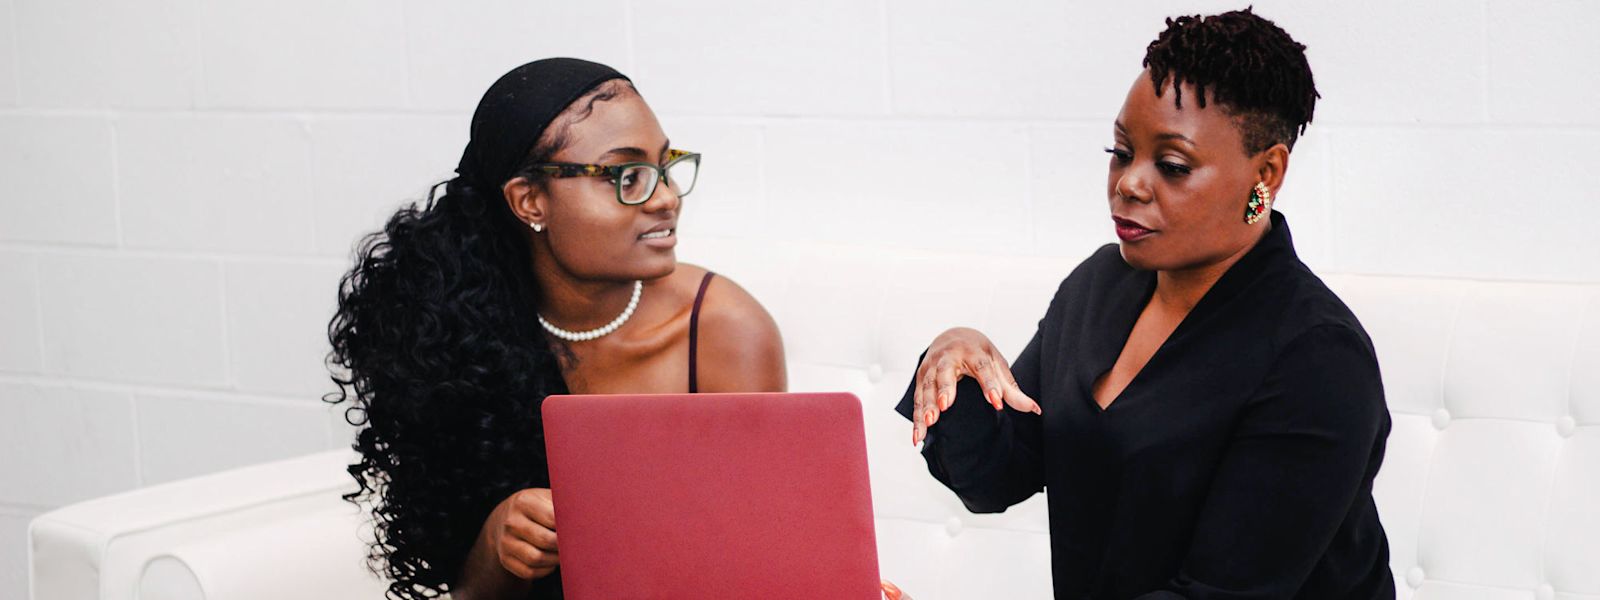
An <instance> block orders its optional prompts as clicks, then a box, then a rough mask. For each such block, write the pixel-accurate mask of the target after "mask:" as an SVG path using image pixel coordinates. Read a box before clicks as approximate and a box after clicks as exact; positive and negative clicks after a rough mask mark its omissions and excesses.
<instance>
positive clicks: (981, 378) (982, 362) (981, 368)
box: [967, 354, 1006, 410]
mask: <svg viewBox="0 0 1600 600" xmlns="http://www.w3.org/2000/svg"><path fill="white" fill-rule="evenodd" d="M967 370H968V371H969V372H971V373H972V374H973V377H974V378H976V379H977V380H978V385H979V386H981V387H982V388H983V399H984V400H988V401H989V405H990V406H993V407H994V409H995V410H1000V399H1001V397H1003V396H1004V395H1005V381H1006V380H1005V378H1004V377H1001V375H1000V369H999V365H996V364H995V362H994V359H993V358H992V357H990V356H989V355H986V354H985V355H979V356H978V357H977V358H975V359H973V360H971V361H969V362H968V363H967Z"/></svg>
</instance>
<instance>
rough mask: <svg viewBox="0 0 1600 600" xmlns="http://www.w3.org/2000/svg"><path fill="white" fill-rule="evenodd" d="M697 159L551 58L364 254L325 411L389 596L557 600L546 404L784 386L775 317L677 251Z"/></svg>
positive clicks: (348, 285)
mask: <svg viewBox="0 0 1600 600" xmlns="http://www.w3.org/2000/svg"><path fill="white" fill-rule="evenodd" d="M700 161H701V157H700V155H699V154H696V153H693V152H686V151H683V150H677V149H674V148H673V146H672V144H671V142H670V141H669V139H668V137H667V134H666V132H664V131H663V130H662V128H661V125H660V123H658V122H657V120H656V116H655V114H654V113H653V112H651V110H650V107H649V106H648V105H647V104H645V101H644V99H643V97H641V96H640V95H639V92H638V91H637V90H635V89H634V87H633V85H632V83H630V82H629V80H628V79H627V78H625V77H624V76H623V75H622V74H620V73H618V72H616V71H614V70H612V69H611V68H609V67H606V66H604V65H599V64H595V63H591V62H587V61H581V60H576V59H548V60H541V61H536V62H533V63H529V64H527V65H523V66H521V67H518V68H517V69H515V70H512V71H511V72H510V73H507V74H506V75H505V76H503V77H501V78H500V79H499V80H498V81H496V82H495V83H494V85H492V86H491V87H490V88H489V90H488V92H487V93H486V94H484V97H483V100H482V101H481V102H480V103H479V105H478V108H477V111H476V112H475V113H474V115H473V119H472V132H471V140H470V142H469V143H468V145H467V148H466V150H465V152H463V156H462V159H461V164H460V166H459V167H458V169H457V176H456V177H455V178H453V179H451V180H450V181H448V182H446V184H445V185H444V194H443V195H442V196H439V197H437V198H433V197H432V196H431V195H430V199H429V202H427V203H425V204H423V205H421V206H408V207H405V208H402V209H401V210H400V211H398V212H397V213H396V214H395V215H394V216H393V217H392V218H391V219H390V220H389V222H388V223H387V225H385V226H384V228H383V230H382V231H381V232H378V233H376V234H373V235H372V236H370V237H368V238H367V239H366V240H365V242H364V243H363V244H362V246H361V247H360V249H359V251H358V253H357V256H356V264H355V267H354V268H353V269H352V270H351V271H350V272H349V273H348V274H347V275H346V276H345V277H344V279H343V281H342V283H341V287H340V291H339V308H338V313H337V315H336V316H335V317H334V318H333V321H332V323H331V324H330V326H329V337H330V340H331V342H332V344H333V352H332V355H331V359H332V362H333V363H335V364H337V365H338V366H339V367H341V369H340V370H341V371H343V372H342V373H340V374H338V375H335V377H334V380H335V381H336V382H337V383H338V384H339V385H340V392H338V393H337V394H335V395H334V396H333V397H331V398H330V401H334V402H342V401H349V402H350V403H351V406H350V407H349V408H348V409H347V415H348V417H349V418H350V420H351V422H352V423H353V424H357V425H360V426H362V427H361V429H360V432H359V434H358V436H357V441H356V444H355V447H356V449H357V450H359V451H360V452H361V459H360V461H359V462H357V463H356V464H354V465H351V467H350V472H351V474H352V475H353V476H354V477H355V478H356V480H357V481H358V482H359V483H360V486H361V488H360V491H359V492H358V493H355V494H352V495H351V496H350V497H351V498H352V499H368V500H375V508H374V511H375V517H376V518H375V521H376V528H377V529H376V532H377V540H376V543H375V545H374V546H373V559H374V561H375V565H378V566H380V568H381V570H382V571H383V572H384V574H385V575H387V576H388V577H389V578H391V579H393V580H394V583H393V584H392V585H391V586H390V595H391V596H394V597H399V598H425V597H434V596H436V595H437V593H438V592H441V591H449V592H452V593H453V595H454V596H455V597H456V598H458V599H469V598H470V599H480V598H556V597H560V593H561V592H560V577H559V573H558V568H559V566H560V546H559V543H558V540H557V535H556V521H555V507H553V506H552V505H551V501H550V490H549V489H548V488H549V487H550V482H549V474H548V472H547V468H546V463H545V456H544V439H543V436H542V435H541V427H540V422H539V405H540V402H541V401H542V400H543V399H544V398H545V397H546V396H548V395H551V394H560V393H575V394H595V393H616V392H628V393H672V392H676V393H682V392H735V391H737V392H757V391H783V390H784V389H785V386H786V380H785V378H786V375H785V372H784V359H783V347H782V343H781V340H780V338H779V334H778V329H777V326H776V324H775V323H774V322H773V320H772V318H771V317H770V316H769V315H768V314H767V312H766V311H765V310H764V309H763V308H762V307H761V305H760V304H759V303H758V302H756V300H755V299H754V298H753V297H751V296H750V294H748V293H746V292H745V291H744V290H743V289H741V288H740V287H739V286H738V285H735V284H734V283H733V282H732V281H729V280H728V279H726V278H723V277H717V276H714V275H713V274H712V273H711V272H709V271H707V270H706V269H703V268H700V267H697V266H693V265H687V264H680V263H678V262H677V260H676V258H675V256H674V250H673V249H674V246H675V245H676V243H677V236H678V217H679V215H681V214H682V211H683V209H684V198H685V197H686V196H688V195H689V193H690V192H692V191H693V190H694V185H695V180H696V177H697V176H698V174H699V167H700ZM655 542H656V543H661V544H663V545H664V546H665V545H669V544H670V540H657V541H655Z"/></svg>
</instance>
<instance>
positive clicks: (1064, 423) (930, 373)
mask: <svg viewBox="0 0 1600 600" xmlns="http://www.w3.org/2000/svg"><path fill="white" fill-rule="evenodd" d="M1144 66H1145V67H1146V68H1145V70H1144V71H1143V72H1141V73H1140V74H1139V76H1138V78H1137V79H1136V80H1135V81H1134V85H1133V87H1132V89H1130V90H1129V92H1128V96H1127V100H1126V101H1125V102H1124V103H1123V107H1122V111H1121V113H1120V114H1119V115H1118V117H1117V120H1116V123H1115V125H1114V131H1113V136H1114V137H1113V139H1114V145H1113V146H1112V147H1111V148H1108V149H1107V152H1109V153H1110V154H1111V164H1110V176H1109V177H1108V180H1107V190H1106V191H1107V196H1108V199H1109V202H1110V212H1111V217H1112V220H1113V221H1114V226H1115V228H1116V233H1117V236H1118V237H1119V238H1120V240H1121V243H1120V244H1118V245H1108V246H1106V247H1104V248H1101V249H1100V251H1098V252H1096V253H1095V254H1094V255H1093V256H1091V257H1089V259H1088V260H1086V261H1084V262H1083V264H1082V265H1080V266H1079V267H1078V268H1077V269H1076V270H1074V271H1073V273H1072V274H1071V275H1070V276H1068V277H1067V279H1066V280H1065V281H1063V282H1062V283H1061V287H1060V289H1059V290H1058V291H1057V292H1056V296H1055V298H1054V300H1052V301H1051V303H1050V308H1049V310H1048V311H1047V312H1046V313H1045V316H1044V318H1043V319H1042V320H1041V321H1040V322H1039V330H1038V332H1037V333H1036V334H1035V335H1034V336H1033V340H1032V341H1031V342H1029V343H1028V346H1027V348H1026V349H1024V350H1023V351H1022V355H1021V356H1020V357H1018V358H1017V361H1016V363H1015V364H1014V365H1010V366H1008V365H1007V363H1006V360H1005V359H1004V358H1003V357H1002V356H1001V355H1000V353H999V352H998V351H997V350H996V349H995V348H994V346H993V344H991V343H990V342H989V340H988V338H986V337H984V335H983V334H981V333H979V332H977V331H974V330H971V329H963V328H958V329H951V330H949V331H947V332H945V333H943V334H941V335H940V336H939V337H938V338H937V339H935V340H934V341H933V343H932V344H931V345H930V347H929V348H928V352H927V354H926V355H925V356H924V358H923V361H922V363H921V365H920V366H919V367H918V370H917V376H916V379H915V380H913V381H912V385H911V386H910V390H908V391H907V393H906V396H905V398H904V399H903V400H902V401H901V403H900V405H899V407H898V410H899V411H900V413H901V414H903V415H905V416H906V417H908V418H910V419H912V420H913V422H914V423H915V425H914V428H913V432H912V437H913V442H923V444H924V445H923V450H922V453H923V456H924V457H925V458H926V459H927V462H928V470H929V471H930V472H932V473H933V476H934V477H936V478H938V480H939V481H940V482H942V483H944V484H945V485H946V486H948V487H949V488H950V489H951V490H953V491H955V492H956V494H957V495H958V496H960V497H961V499H962V501H963V502H964V503H965V504H966V506H967V507H968V508H969V509H971V510H972V511H974V512H999V511H1003V510H1005V509H1006V508H1008V507H1010V506H1012V505H1014V504H1016V503H1018V502H1021V501H1023V500H1025V499H1027V498H1028V497H1030V496H1032V495H1034V494H1036V493H1038V492H1039V491H1041V490H1044V489H1048V490H1049V492H1050V493H1049V508H1050V539H1051V551H1052V556H1051V559H1052V569H1053V572H1054V580H1055V594H1056V597H1058V598H1107V599H1122V598H1191V599H1201V598H1363V599H1365V598H1392V597H1393V596H1394V582H1393V579H1392V578H1391V575H1390V572H1389V569H1388V562H1389V552H1388V545H1387V541H1386V540H1385V538H1384V532H1383V526H1382V525H1381V524H1380V523H1379V520H1378V513H1377V508H1376V507H1375V506H1374V504H1373V500H1372V480H1373V477H1374V475H1376V473H1377V471H1378V467H1379V465H1380V464H1381V463H1382V462H1383V450H1384V441H1385V439H1386V438H1387V437H1388V434H1389V415H1388V410H1387V408H1386V406H1385V404H1384V398H1383V386H1382V382H1381V381H1380V379H1379V374H1378V363H1377V359H1376V357H1375V354H1374V352H1373V348H1372V343H1371V341H1370V340H1369V339H1368V338H1367V334H1366V332H1365V331H1364V330H1363V329H1362V327H1361V323H1360V322H1358V321H1357V320H1356V318H1355V316H1354V315H1352V314H1351V312H1350V310H1349V309H1348V308H1346V307H1345V305H1344V303H1343V302H1341V301H1340V300H1339V298H1338V297H1337V296H1336V295H1334V294H1333V292H1331V291H1329V290H1328V288H1327V287H1325V286H1324V285H1323V283H1322V281H1321V280H1319V279H1318V278H1317V277H1316V275H1314V274H1312V273H1311V271H1310V270H1308V269H1307V268H1306V266H1305V265H1304V264H1302V263H1301V262H1300V260H1299V259H1298V258H1297V257H1296V255H1295V251H1294V244H1293V242H1292V239H1291V238H1290V235H1289V226H1288V222H1287V221H1286V220H1285V219H1284V217H1283V216H1282V215H1281V214H1278V213H1277V212H1274V211H1272V210H1271V209H1270V206H1271V198H1272V194H1273V193H1275V192H1277V190H1278V188H1279V187H1280V186H1281V185H1282V183H1283V180H1284V176H1285V175H1286V174H1287V172H1288V168H1289V164H1290V160H1289V159H1290V149H1291V148H1292V147H1293V145H1294V142H1295V139H1296V137H1297V135H1298V134H1299V133H1303V132H1304V127H1305V125H1306V123H1308V122H1310V121H1311V115H1312V109H1313V107H1314V105H1315V103H1316V99H1317V97H1318V95H1317V92H1316V88H1315V86H1314V85H1313V82H1312V76H1311V69H1310V67H1309V65H1308V64H1307V63H1306V58H1305V54H1304V46H1302V45H1300V44H1298V43H1296V42H1295V41H1294V40H1293V39H1291V38H1290V37H1289V35H1288V34H1287V33H1285V32H1284V31H1283V30H1282V29H1280V28H1278V27H1277V26H1276V25H1274V24H1273V23H1272V22H1271V21H1268V20H1266V19H1263V18H1261V17H1259V16H1256V15H1254V14H1252V13H1251V12H1250V11H1249V10H1248V9H1247V10H1244V11H1235V12H1229V13H1225V14H1221V15H1216V16H1212V17H1207V18H1200V17H1194V18H1189V17H1183V18H1178V19H1176V20H1168V21H1167V29H1166V31H1164V32H1162V33H1161V35H1160V37H1159V38H1157V39H1156V40H1155V42H1153V43H1151V44H1150V46H1149V50H1148V52H1147V54H1146V55H1145V60H1144Z"/></svg>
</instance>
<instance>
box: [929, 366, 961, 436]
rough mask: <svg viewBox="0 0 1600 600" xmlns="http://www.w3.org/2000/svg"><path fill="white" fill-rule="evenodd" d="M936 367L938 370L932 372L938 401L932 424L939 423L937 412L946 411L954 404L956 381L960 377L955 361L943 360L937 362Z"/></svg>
mask: <svg viewBox="0 0 1600 600" xmlns="http://www.w3.org/2000/svg"><path fill="white" fill-rule="evenodd" d="M936 366H937V367H938V368H937V370H935V371H934V375H933V385H934V387H935V389H937V390H938V391H939V395H938V399H939V400H938V406H937V407H936V408H938V411H934V413H933V422H934V423H938V422H939V411H943V410H945V409H948V408H950V405H951V404H955V401H956V381H957V380H958V379H960V377H961V372H960V371H958V370H957V369H958V368H959V366H960V365H959V363H957V362H956V361H953V360H949V359H945V360H941V361H939V364H938V365H936Z"/></svg>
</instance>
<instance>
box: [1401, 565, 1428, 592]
mask: <svg viewBox="0 0 1600 600" xmlns="http://www.w3.org/2000/svg"><path fill="white" fill-rule="evenodd" d="M1427 578H1428V574H1427V573H1423V572H1422V567H1411V570H1410V571H1406V585H1409V586H1411V589H1417V588H1419V587H1422V582H1423V581H1424V580H1426V579H1427Z"/></svg>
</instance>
